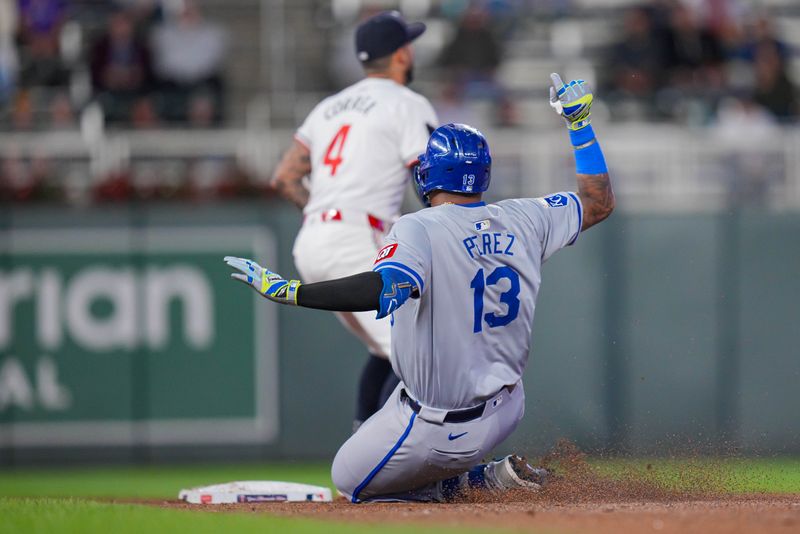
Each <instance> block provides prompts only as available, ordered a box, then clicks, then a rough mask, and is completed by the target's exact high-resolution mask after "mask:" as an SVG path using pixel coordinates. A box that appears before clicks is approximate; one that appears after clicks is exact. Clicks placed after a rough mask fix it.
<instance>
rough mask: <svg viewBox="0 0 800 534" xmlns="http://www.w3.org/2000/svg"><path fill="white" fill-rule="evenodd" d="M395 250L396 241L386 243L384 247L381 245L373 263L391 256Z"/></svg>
mask: <svg viewBox="0 0 800 534" xmlns="http://www.w3.org/2000/svg"><path fill="white" fill-rule="evenodd" d="M395 250H397V243H392V244H391V245H386V246H385V247H383V248H382V249H380V250H379V251H378V257H377V258H375V263H378V262H379V261H381V260H385V259H386V258H391V257H392V255H393V254H394V251H395Z"/></svg>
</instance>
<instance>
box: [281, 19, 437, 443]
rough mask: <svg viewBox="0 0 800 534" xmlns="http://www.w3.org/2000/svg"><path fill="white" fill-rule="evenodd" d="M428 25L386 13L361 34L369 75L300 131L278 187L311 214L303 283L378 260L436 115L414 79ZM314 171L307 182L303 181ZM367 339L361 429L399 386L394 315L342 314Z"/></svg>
mask: <svg viewBox="0 0 800 534" xmlns="http://www.w3.org/2000/svg"><path fill="white" fill-rule="evenodd" d="M424 31H425V25H424V24H423V23H421V22H417V23H412V24H407V23H406V22H405V21H404V20H403V18H402V17H401V16H400V14H399V13H398V12H397V11H388V12H384V13H380V14H378V15H376V16H374V17H372V18H370V19H368V20H366V21H365V22H363V23H362V24H361V25H360V26H359V27H358V29H357V30H356V54H357V56H358V59H359V60H360V61H361V63H362V65H363V67H364V71H365V72H366V78H365V79H363V80H361V81H360V82H358V83H356V84H354V85H352V86H350V87H348V88H346V89H344V90H343V91H341V92H339V93H337V94H335V95H333V96H330V97H328V98H326V99H325V100H323V101H322V102H320V103H319V104H318V105H317V106H316V107H315V108H314V110H313V111H312V112H311V114H310V115H309V116H308V118H306V120H305V122H304V123H303V125H302V126H300V128H299V129H298V130H297V132H296V134H295V138H294V142H293V144H292V146H291V147H290V148H289V150H288V151H287V152H286V154H285V155H284V156H283V159H282V161H281V162H280V164H279V165H278V167H277V169H276V171H275V175H274V178H273V185H274V186H275V187H276V188H277V189H278V191H280V193H281V194H282V195H283V196H284V197H285V198H287V199H288V200H290V201H292V202H293V203H294V204H295V205H297V207H299V208H301V209H302V210H303V226H302V228H301V229H300V232H299V233H298V235H297V239H296V240H295V244H294V250H293V254H294V261H295V265H296V266H297V270H298V272H299V273H300V276H301V277H302V279H303V281H304V282H305V283H309V282H319V281H321V280H329V279H331V278H340V277H342V276H347V275H351V274H356V273H359V272H361V271H364V270H365V269H368V268H369V267H370V266H371V265H372V261H373V260H374V258H375V254H376V253H377V251H378V248H380V245H381V243H382V242H383V238H384V237H385V235H386V232H388V231H389V228H390V226H391V224H392V222H393V221H395V220H396V219H397V217H398V216H399V214H400V204H401V203H402V200H403V192H404V190H405V188H406V186H407V184H408V181H409V179H410V177H411V171H410V167H411V166H412V165H413V164H414V163H415V162H416V159H417V156H418V155H419V153H420V152H421V151H422V150H423V149H424V148H425V143H426V142H427V141H428V137H429V136H430V133H431V132H432V131H433V129H434V128H435V126H436V125H438V120H437V118H436V113H435V112H434V110H433V107H432V106H431V104H430V102H428V100H426V99H425V97H423V96H421V95H419V94H417V93H415V92H413V91H411V90H410V89H408V88H407V87H406V85H407V84H408V83H410V82H411V79H412V72H413V66H414V53H413V50H412V48H411V42H412V41H413V40H414V39H416V38H417V37H419V36H420V35H421V34H422V33H423V32H424ZM305 176H309V177H310V180H309V181H308V186H307V187H306V185H305V184H304V183H303V179H304V177H305ZM337 316H338V318H339V320H340V321H341V322H342V323H343V324H344V326H345V327H347V328H348V329H349V330H350V331H351V332H352V333H354V334H355V335H356V336H358V338H359V339H360V340H361V341H362V342H363V343H364V345H366V347H367V349H368V350H369V354H370V358H369V360H368V361H367V364H366V365H365V367H364V370H363V371H362V374H361V380H360V384H359V393H358V406H357V410H356V417H355V421H354V429H355V428H358V426H359V425H360V424H361V423H362V422H363V421H365V420H366V419H367V418H368V417H369V416H371V415H372V414H373V413H375V411H377V410H378V408H380V407H381V406H382V405H383V402H384V401H385V400H386V397H387V396H388V395H389V394H390V393H391V391H392V389H394V386H395V385H396V384H397V378H396V377H395V375H394V374H393V373H392V367H391V364H390V363H389V360H388V359H389V355H390V354H391V337H390V334H391V328H390V326H389V321H388V319H383V320H379V321H376V320H375V317H374V315H373V314H372V313H369V312H364V311H352V310H341V311H337Z"/></svg>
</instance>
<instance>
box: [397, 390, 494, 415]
mask: <svg viewBox="0 0 800 534" xmlns="http://www.w3.org/2000/svg"><path fill="white" fill-rule="evenodd" d="M400 399H402V400H404V401H406V402H408V405H409V406H410V407H411V409H412V410H414V413H419V411H420V410H421V409H422V406H420V404H419V403H418V402H417V401H415V400H414V399H412V398H411V397H409V396H408V393H406V390H405V389H401V390H400ZM484 408H486V402H482V403H480V404H479V405H477V406H473V407H472V408H464V409H463V410H450V411H449V412H447V415H445V416H444V422H445V423H466V422H467V421H473V420H475V419H477V418H478V417H480V416H482V415H483V409H484Z"/></svg>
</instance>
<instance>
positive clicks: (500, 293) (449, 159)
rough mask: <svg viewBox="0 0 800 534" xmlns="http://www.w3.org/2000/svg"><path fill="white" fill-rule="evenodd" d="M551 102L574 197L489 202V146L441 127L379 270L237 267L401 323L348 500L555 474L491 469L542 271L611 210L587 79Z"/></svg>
mask: <svg viewBox="0 0 800 534" xmlns="http://www.w3.org/2000/svg"><path fill="white" fill-rule="evenodd" d="M551 77H552V81H553V88H552V89H551V98H550V103H551V105H552V106H553V108H554V109H555V110H556V111H557V112H558V113H559V114H560V115H562V116H563V117H564V119H565V120H566V123H567V127H568V129H569V136H570V140H571V142H572V146H573V148H574V154H575V162H576V167H577V182H578V192H577V193H574V192H560V193H554V194H551V195H548V196H545V197H542V198H521V199H510V200H504V201H501V202H498V203H496V204H485V203H484V202H482V201H481V194H482V193H483V192H484V191H486V190H487V189H488V187H489V181H490V175H491V156H490V154H489V146H488V145H487V142H486V139H485V138H484V137H483V135H482V134H481V133H480V132H479V131H477V130H475V129H474V128H471V127H469V126H465V125H462V124H448V125H445V126H442V127H440V128H438V129H437V130H436V131H435V132H434V133H433V135H432V136H431V138H430V140H429V141H428V146H427V150H426V151H425V153H424V154H422V155H421V156H420V157H419V160H420V161H419V165H418V166H417V167H415V182H416V185H417V189H418V192H419V194H420V196H421V198H422V199H423V201H424V202H425V203H426V204H428V205H429V206H431V207H430V208H428V209H424V210H422V211H419V212H417V213H414V214H410V215H406V216H404V217H402V218H400V220H399V221H397V223H396V224H395V225H394V226H393V227H392V230H391V232H389V235H388V236H387V238H386V241H385V246H384V247H383V248H382V249H381V250H380V252H379V253H378V256H377V260H376V262H375V265H374V267H373V269H372V271H370V272H364V273H361V274H357V275H355V276H350V277H346V278H341V279H338V280H331V281H327V282H319V283H314V284H302V285H301V283H300V282H299V281H297V280H284V279H283V278H282V277H281V276H279V275H277V274H275V273H273V272H271V271H269V270H267V269H265V268H263V267H261V266H259V265H257V264H256V263H255V262H253V261H251V260H246V259H242V258H233V257H227V258H225V261H226V262H227V263H228V265H230V266H231V267H233V268H235V269H237V270H238V271H239V272H237V273H234V274H232V276H233V278H235V279H237V280H240V281H242V282H244V283H247V284H250V285H252V287H254V288H255V289H256V291H258V292H259V293H261V294H262V295H263V296H265V297H266V298H268V299H270V300H273V301H275V302H280V303H283V304H291V305H299V306H305V307H309V308H320V309H328V310H340V311H353V312H355V311H367V310H372V311H377V312H378V313H377V317H378V318H381V317H387V316H388V317H391V321H392V324H393V326H392V328H393V332H392V351H393V352H392V364H393V366H394V371H395V372H396V373H397V375H398V376H399V377H400V380H401V382H400V384H399V385H398V386H397V388H396V389H395V390H394V392H393V393H392V396H391V397H390V398H389V400H388V401H387V402H386V404H385V405H384V406H383V408H381V409H380V410H379V411H378V412H377V413H376V414H375V415H373V416H372V417H371V418H370V419H368V420H367V421H366V422H365V423H364V424H363V425H362V426H361V428H360V429H359V430H358V431H357V432H356V433H355V434H354V435H353V436H351V437H350V439H349V440H347V442H345V444H344V445H342V447H341V448H340V449H339V452H338V453H337V454H336V458H335V459H334V461H333V468H332V475H333V482H334V484H335V485H336V487H337V488H338V489H339V491H340V492H342V493H343V494H345V495H346V496H347V497H348V498H349V499H350V500H352V502H354V503H357V502H363V501H376V500H419V501H442V500H445V501H446V500H448V499H450V498H452V497H453V496H454V495H457V494H458V493H459V492H460V491H462V490H465V489H466V488H470V487H483V488H489V489H493V490H506V489H513V488H528V489H534V490H535V489H538V488H540V487H541V485H542V484H543V483H545V482H546V480H547V477H548V473H547V471H545V470H543V469H537V468H533V467H531V466H530V465H529V464H528V463H527V462H526V461H525V460H524V459H523V458H521V457H519V456H517V455H510V456H507V457H505V458H503V459H501V460H496V461H493V462H489V463H481V458H483V457H484V456H485V455H487V454H488V453H490V452H491V451H492V449H494V448H495V447H496V446H497V445H498V444H499V443H501V442H502V441H503V440H505V439H506V437H508V436H509V435H510V434H511V432H513V431H514V429H515V428H516V426H517V424H518V423H519V421H520V420H521V419H522V415H523V411H524V400H525V393H524V390H523V386H522V380H521V378H522V374H523V371H524V370H525V365H526V363H527V360H528V353H529V348H530V335H531V328H532V326H533V315H534V309H535V303H536V295H537V293H538V291H539V282H540V280H541V273H540V269H541V265H542V263H543V262H545V261H547V259H548V258H549V257H550V256H552V255H553V254H554V253H555V252H556V251H558V250H559V249H561V248H563V247H565V246H568V245H572V244H573V243H575V241H576V240H577V239H578V236H579V235H580V233H581V231H582V230H586V229H587V228H590V227H591V226H594V225H595V224H597V223H598V222H600V221H602V220H603V219H605V218H606V217H608V215H609V214H610V213H611V211H612V210H613V209H614V194H613V192H612V189H611V183H610V181H609V176H608V170H607V168H606V163H605V160H604V157H603V153H602V151H601V149H600V145H599V144H598V142H597V139H596V137H595V134H594V131H593V130H592V127H591V125H590V124H589V118H590V110H591V106H592V93H591V91H590V89H589V87H588V86H587V85H586V83H585V82H583V81H582V80H575V81H571V82H569V83H568V84H564V83H563V82H562V81H561V78H560V77H559V76H558V75H557V74H553V75H552V76H551Z"/></svg>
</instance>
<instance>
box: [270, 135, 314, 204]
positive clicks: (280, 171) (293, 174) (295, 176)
mask: <svg viewBox="0 0 800 534" xmlns="http://www.w3.org/2000/svg"><path fill="white" fill-rule="evenodd" d="M310 173H311V153H310V152H309V150H308V148H307V147H306V146H305V145H303V144H302V143H301V142H300V141H298V140H297V139H295V140H294V141H293V142H292V146H290V147H289V150H287V151H286V153H285V154H284V155H283V158H281V161H280V163H278V167H277V168H276V169H275V173H274V174H273V175H272V182H271V183H272V186H273V187H274V188H275V189H277V190H278V192H279V193H280V194H281V196H282V197H283V198H285V199H286V200H288V201H290V202H292V203H293V204H294V205H295V206H297V207H298V208H300V209H303V208H304V207H305V205H306V204H307V203H308V189H306V187H305V186H304V185H303V177H305V176H307V175H308V174H310Z"/></svg>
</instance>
